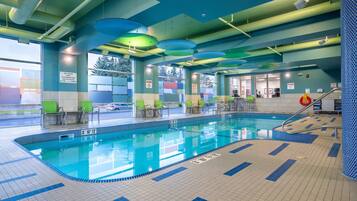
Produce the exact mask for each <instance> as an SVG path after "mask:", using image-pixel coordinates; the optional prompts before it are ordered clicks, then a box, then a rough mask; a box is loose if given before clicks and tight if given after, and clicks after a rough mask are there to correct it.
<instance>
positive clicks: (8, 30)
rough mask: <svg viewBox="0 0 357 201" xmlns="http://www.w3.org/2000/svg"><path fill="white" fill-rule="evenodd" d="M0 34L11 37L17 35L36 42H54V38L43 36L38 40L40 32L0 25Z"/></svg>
mask: <svg viewBox="0 0 357 201" xmlns="http://www.w3.org/2000/svg"><path fill="white" fill-rule="evenodd" d="M0 34H2V35H6V36H11V37H17V38H26V39H29V40H31V41H38V42H45V43H53V42H55V40H53V39H49V38H43V39H42V40H39V39H38V37H40V36H41V33H36V32H32V31H26V30H22V29H16V28H12V27H8V26H0Z"/></svg>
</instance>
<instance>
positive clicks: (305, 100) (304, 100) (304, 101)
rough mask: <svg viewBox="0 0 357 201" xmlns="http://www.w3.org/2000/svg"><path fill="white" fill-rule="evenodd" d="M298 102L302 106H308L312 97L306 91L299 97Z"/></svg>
mask: <svg viewBox="0 0 357 201" xmlns="http://www.w3.org/2000/svg"><path fill="white" fill-rule="evenodd" d="M299 102H300V104H301V105H302V106H308V105H310V104H311V102H312V99H311V97H310V96H308V95H307V94H306V93H305V94H304V95H303V96H301V97H300V100H299Z"/></svg>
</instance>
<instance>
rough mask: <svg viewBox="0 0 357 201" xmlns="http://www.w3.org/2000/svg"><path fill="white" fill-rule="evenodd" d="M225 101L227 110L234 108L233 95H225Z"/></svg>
mask: <svg viewBox="0 0 357 201" xmlns="http://www.w3.org/2000/svg"><path fill="white" fill-rule="evenodd" d="M227 102H228V105H227V106H228V108H227V109H228V110H229V111H233V110H235V108H234V97H232V96H228V97H227Z"/></svg>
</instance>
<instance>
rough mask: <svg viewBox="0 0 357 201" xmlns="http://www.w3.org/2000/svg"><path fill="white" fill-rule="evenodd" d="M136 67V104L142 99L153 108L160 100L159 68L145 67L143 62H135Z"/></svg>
mask: <svg viewBox="0 0 357 201" xmlns="http://www.w3.org/2000/svg"><path fill="white" fill-rule="evenodd" d="M134 66H135V68H134V73H135V78H134V79H135V82H134V84H135V87H134V89H135V90H134V103H135V101H136V100H139V99H141V100H144V102H145V104H146V105H150V106H152V107H153V106H154V101H155V100H159V99H160V96H159V77H158V67H157V66H145V65H144V63H143V62H141V61H135V62H134ZM134 114H135V111H134Z"/></svg>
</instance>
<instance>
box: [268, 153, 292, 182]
mask: <svg viewBox="0 0 357 201" xmlns="http://www.w3.org/2000/svg"><path fill="white" fill-rule="evenodd" d="M295 162H296V160H293V159H288V160H287V161H285V162H284V163H283V164H282V165H280V166H279V167H278V168H277V169H276V170H274V172H272V173H271V174H270V175H269V176H267V177H266V178H265V179H266V180H269V181H273V182H275V181H277V180H278V179H279V178H280V177H281V176H283V174H284V173H285V172H287V171H288V170H289V168H290V167H291V166H292V165H293V164H294V163H295Z"/></svg>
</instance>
